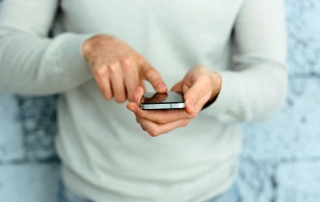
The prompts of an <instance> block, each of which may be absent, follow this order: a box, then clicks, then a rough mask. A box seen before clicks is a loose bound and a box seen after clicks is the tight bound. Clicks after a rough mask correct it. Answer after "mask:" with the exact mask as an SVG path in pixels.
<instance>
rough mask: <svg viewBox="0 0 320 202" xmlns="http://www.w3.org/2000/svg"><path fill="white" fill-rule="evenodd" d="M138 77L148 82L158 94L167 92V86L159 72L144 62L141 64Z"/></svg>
mask: <svg viewBox="0 0 320 202" xmlns="http://www.w3.org/2000/svg"><path fill="white" fill-rule="evenodd" d="M140 76H141V78H142V79H145V80H147V81H149V82H150V83H151V85H152V86H153V88H154V89H155V90H156V91H157V92H158V93H165V92H167V86H166V85H165V83H164V81H163V80H162V78H161V76H160V74H159V72H158V71H157V70H156V69H155V68H153V67H152V66H151V65H150V64H149V63H148V62H147V61H145V60H143V62H142V63H141V69H140Z"/></svg>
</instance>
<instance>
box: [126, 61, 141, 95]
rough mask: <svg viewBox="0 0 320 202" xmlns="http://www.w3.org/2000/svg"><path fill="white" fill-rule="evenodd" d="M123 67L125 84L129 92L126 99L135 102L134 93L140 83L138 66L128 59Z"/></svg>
mask: <svg viewBox="0 0 320 202" xmlns="http://www.w3.org/2000/svg"><path fill="white" fill-rule="evenodd" d="M122 67H123V72H124V83H125V87H126V92H127V95H126V97H127V98H128V100H129V101H133V93H134V91H135V90H136V89H137V87H138V85H139V83H140V81H139V73H138V70H137V64H136V63H134V62H132V61H131V60H129V59H126V60H124V61H123V62H122Z"/></svg>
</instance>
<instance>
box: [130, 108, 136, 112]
mask: <svg viewBox="0 0 320 202" xmlns="http://www.w3.org/2000/svg"><path fill="white" fill-rule="evenodd" d="M128 109H129V110H130V111H132V112H133V113H136V109H135V108H134V107H128Z"/></svg>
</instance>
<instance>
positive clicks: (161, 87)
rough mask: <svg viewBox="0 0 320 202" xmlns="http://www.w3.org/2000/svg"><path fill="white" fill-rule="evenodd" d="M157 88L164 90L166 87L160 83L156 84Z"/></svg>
mask: <svg viewBox="0 0 320 202" xmlns="http://www.w3.org/2000/svg"><path fill="white" fill-rule="evenodd" d="M157 88H158V90H165V89H166V86H165V85H164V84H162V83H160V84H159V85H158V86H157Z"/></svg>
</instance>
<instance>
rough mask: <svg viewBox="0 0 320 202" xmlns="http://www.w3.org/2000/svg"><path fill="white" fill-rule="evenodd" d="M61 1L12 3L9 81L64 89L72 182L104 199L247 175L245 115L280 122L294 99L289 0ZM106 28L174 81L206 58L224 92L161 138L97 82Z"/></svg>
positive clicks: (66, 174) (207, 194) (9, 86)
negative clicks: (289, 83) (91, 63)
mask: <svg viewBox="0 0 320 202" xmlns="http://www.w3.org/2000/svg"><path fill="white" fill-rule="evenodd" d="M58 2H59V1H57V0H42V1H38V0H28V1H26V0H5V1H4V2H3V3H2V7H1V11H0V89H1V90H2V91H6V92H13V93H20V94H28V95H46V94H53V93H61V97H60V101H59V113H58V114H59V115H58V120H59V134H58V136H57V139H56V143H57V144H56V147H57V151H58V153H59V156H60V157H61V159H62V162H63V167H62V175H63V180H64V181H65V183H66V185H67V186H68V187H69V188H70V189H71V190H73V191H74V192H75V193H77V194H78V195H80V196H83V197H87V198H89V199H91V200H93V201H97V202H100V201H101V202H103V201H130V202H131V201H139V202H140V201H146V202H147V201H148V202H150V201H161V202H162V201H166V202H167V201H172V202H178V201H203V200H206V199H209V198H212V197H214V196H217V195H218V194H220V193H222V192H223V191H225V190H226V189H227V188H228V187H229V186H230V185H231V184H232V183H233V181H234V178H235V176H236V173H237V167H238V156H239V154H240V152H241V140H242V137H241V130H240V127H239V123H241V122H246V121H255V120H261V119H265V118H268V117H269V116H271V115H272V114H274V113H275V112H276V111H278V110H279V108H280V107H281V105H282V103H283V101H284V98H285V94H286V77H287V75H286V33H285V19H284V13H285V11H284V3H283V0H259V1H258V0H215V1H211V0H203V1H199V0H188V1H181V0H170V1H169V0H168V1H158V0H130V1H127V0H90V1H89V0H62V1H60V2H61V3H60V5H58ZM58 6H60V7H61V11H60V12H57V8H58ZM52 26H53V27H54V35H55V37H54V38H53V39H49V38H47V35H48V32H49V29H50V28H51V27H52ZM100 33H105V34H108V35H112V36H115V37H117V38H119V39H121V40H123V41H125V42H127V43H128V44H129V45H131V46H132V47H133V48H134V49H135V50H137V51H138V52H139V53H141V54H142V55H143V56H145V57H146V58H147V59H148V61H149V62H151V63H152V64H153V66H155V67H156V68H157V70H158V71H159V72H160V73H161V75H162V77H163V78H164V80H165V82H166V84H167V85H168V87H169V88H170V87H171V86H172V85H173V84H175V83H176V82H177V81H179V80H181V79H182V78H183V77H184V75H185V74H186V72H187V71H188V70H189V69H190V68H191V67H193V66H195V65H199V64H203V65H206V66H208V67H209V68H210V69H212V71H217V72H219V73H220V74H221V76H222V89H221V92H220V94H219V96H218V99H217V100H216V101H215V103H213V104H212V105H211V106H210V107H209V108H207V109H205V110H203V111H202V112H201V113H200V114H199V116H198V117H197V118H195V119H193V120H192V121H191V123H190V124H189V125H188V126H187V127H185V128H180V129H176V130H174V131H172V132H170V133H168V134H165V135H162V136H160V137H157V138H151V137H150V136H149V135H148V134H147V133H145V132H144V131H142V130H141V128H140V126H139V125H138V124H137V123H136V122H135V118H134V115H133V114H132V113H131V112H130V111H128V110H127V109H126V107H125V104H117V103H116V102H115V101H114V100H111V101H106V100H104V99H103V97H102V96H101V95H100V93H99V90H98V88H97V85H96V83H95V81H94V80H93V79H92V76H91V73H90V71H89V69H88V66H87V64H86V62H85V60H84V58H83V56H82V54H81V51H80V50H81V45H82V43H83V42H84V41H85V40H86V39H87V38H88V37H90V36H92V35H95V34H100ZM148 90H149V91H152V89H151V88H149V89H148Z"/></svg>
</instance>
